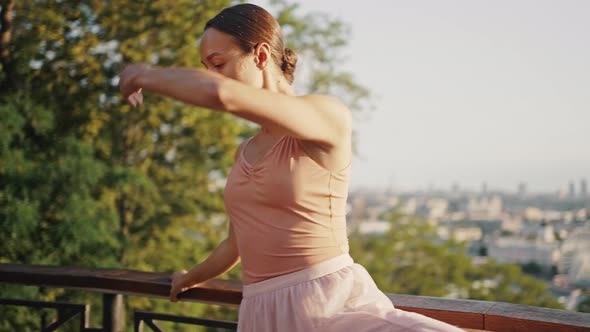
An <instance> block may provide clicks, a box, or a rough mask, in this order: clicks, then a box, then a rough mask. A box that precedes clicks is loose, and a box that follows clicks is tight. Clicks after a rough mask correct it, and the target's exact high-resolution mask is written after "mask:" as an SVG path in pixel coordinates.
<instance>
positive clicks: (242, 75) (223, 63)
mask: <svg viewBox="0 0 590 332" xmlns="http://www.w3.org/2000/svg"><path fill="white" fill-rule="evenodd" d="M200 53H201V62H202V63H203V64H204V65H205V67H206V68H207V70H211V71H214V72H217V73H220V74H222V75H223V76H226V77H229V78H233V79H235V80H238V81H240V82H243V83H246V84H248V85H252V86H255V87H258V88H261V87H262V85H263V76H262V69H261V68H260V67H259V66H257V61H256V56H255V55H254V52H251V53H246V52H244V50H243V49H242V48H241V47H240V45H238V43H237V42H236V41H235V39H234V38H233V37H232V36H231V35H229V34H227V33H225V32H221V31H219V30H217V29H215V28H208V29H207V30H205V32H204V33H203V38H202V39H201V45H200Z"/></svg>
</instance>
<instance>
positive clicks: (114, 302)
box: [102, 294, 124, 332]
mask: <svg viewBox="0 0 590 332" xmlns="http://www.w3.org/2000/svg"><path fill="white" fill-rule="evenodd" d="M123 321H124V317H123V295H121V294H103V295H102V329H103V331H104V332H122V331H123V328H124V327H123Z"/></svg>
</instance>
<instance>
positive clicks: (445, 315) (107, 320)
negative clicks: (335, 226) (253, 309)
mask: <svg viewBox="0 0 590 332" xmlns="http://www.w3.org/2000/svg"><path fill="white" fill-rule="evenodd" d="M169 277H170V275H169V274H167V273H151V272H140V271H132V270H120V269H90V268H79V267H62V266H40V265H23V264H0V282H3V283H12V284H20V285H33V286H49V287H56V288H73V289H83V290H87V291H92V292H99V293H102V294H103V327H102V328H99V329H96V328H94V329H91V328H87V327H85V326H84V322H85V321H87V317H84V316H85V314H84V310H83V308H81V307H78V306H76V305H69V304H65V306H63V307H60V304H52V303H47V302H38V301H31V299H2V300H0V304H4V305H27V303H28V304H32V306H40V307H55V308H56V309H58V311H59V310H61V311H59V312H60V313H61V314H60V315H58V317H60V319H61V321H65V320H66V319H68V318H70V317H73V316H75V315H76V314H80V315H81V316H82V319H81V323H80V324H81V327H80V331H115V330H117V328H116V327H117V326H120V324H121V323H122V322H121V321H120V317H121V315H120V310H121V309H120V308H121V307H122V305H121V301H122V298H121V296H122V295H136V296H145V297H155V298H158V297H159V298H168V294H169V290H170V281H169V280H170V279H169ZM241 288H242V287H241V284H240V283H239V282H237V281H228V280H218V279H216V280H211V281H209V282H206V283H204V284H203V285H202V286H200V287H198V288H194V289H191V290H189V291H187V292H185V293H183V294H182V295H181V296H180V297H179V298H180V299H181V300H182V301H193V302H205V303H215V304H222V305H234V306H235V305H239V303H240V301H241V298H242V293H241ZM388 296H389V298H390V299H391V300H392V302H393V303H394V304H395V305H396V307H398V308H400V309H403V310H407V311H414V312H418V313H421V314H424V315H426V316H430V317H433V318H435V319H438V320H442V321H445V322H447V323H450V324H453V325H456V326H460V327H462V328H468V329H476V330H485V331H497V332H503V331H510V332H517V331H523V332H525V331H526V332H529V331H534V332H582V331H584V332H588V331H590V314H586V313H579V312H570V311H564V310H555V309H546V308H538V307H531V306H525V305H517V304H509V303H500V302H486V301H474V300H454V299H444V298H435V297H427V296H411V295H401V294H388ZM19 303H20V304H19ZM68 306H71V307H68ZM86 315H87V314H86ZM154 320H156V321H175V322H183V323H188V324H196V325H205V326H213V327H218V328H227V329H230V330H231V329H235V327H236V323H235V322H227V321H214V320H207V319H200V318H189V317H180V316H173V315H166V314H156V313H148V312H141V311H136V312H135V315H134V321H135V328H136V331H138V330H141V329H142V326H143V325H146V326H148V327H150V328H152V329H153V330H154V331H158V330H159V327H158V326H157V324H156V323H154ZM58 323H60V322H59V319H58V321H56V322H53V323H52V324H51V325H50V326H48V327H45V328H44V329H43V330H44V331H45V330H47V331H52V330H55V328H57V326H58V325H59V324H58Z"/></svg>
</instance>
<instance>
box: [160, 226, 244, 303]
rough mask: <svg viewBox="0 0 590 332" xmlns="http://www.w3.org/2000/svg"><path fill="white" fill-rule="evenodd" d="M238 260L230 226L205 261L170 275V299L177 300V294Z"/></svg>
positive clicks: (212, 276) (208, 278) (230, 266)
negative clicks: (223, 238)
mask: <svg viewBox="0 0 590 332" xmlns="http://www.w3.org/2000/svg"><path fill="white" fill-rule="evenodd" d="M239 261H240V255H239V253H238V247H237V244H236V239H235V236H234V233H233V228H232V227H231V226H230V228H229V235H228V237H227V239H225V240H224V241H223V242H221V243H220V244H219V246H217V248H215V250H213V252H212V253H211V255H209V257H207V259H206V260H205V261H203V262H202V263H200V264H198V265H196V266H195V267H193V268H192V269H190V270H189V271H188V272H186V271H182V272H176V273H174V274H173V275H172V286H171V289H170V300H171V301H172V302H176V301H178V294H180V293H182V292H184V291H186V290H189V289H191V288H194V287H196V286H197V285H198V284H200V283H202V282H205V281H207V280H210V279H213V278H215V277H217V276H219V275H221V274H223V273H225V272H227V271H229V270H231V268H232V267H234V266H235V265H236V264H237V263H238V262H239Z"/></svg>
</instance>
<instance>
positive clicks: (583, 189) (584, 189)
mask: <svg viewBox="0 0 590 332" xmlns="http://www.w3.org/2000/svg"><path fill="white" fill-rule="evenodd" d="M580 196H581V197H582V198H587V197H588V183H587V182H586V179H582V180H581V181H580Z"/></svg>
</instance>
